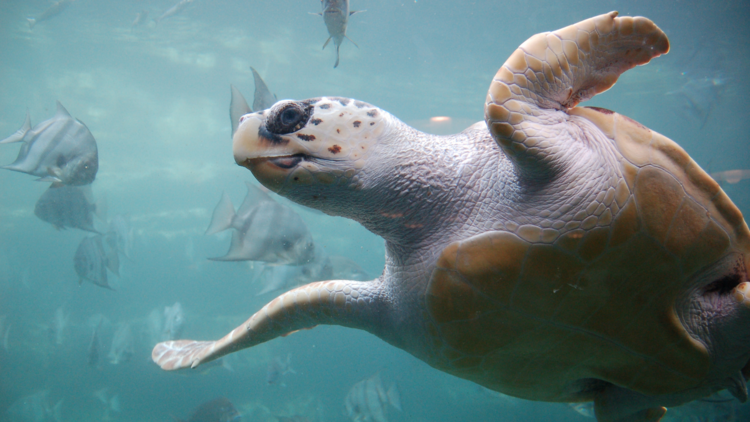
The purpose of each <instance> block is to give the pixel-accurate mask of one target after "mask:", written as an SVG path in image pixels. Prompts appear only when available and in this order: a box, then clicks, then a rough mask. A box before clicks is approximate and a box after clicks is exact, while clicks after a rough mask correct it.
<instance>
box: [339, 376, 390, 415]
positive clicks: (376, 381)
mask: <svg viewBox="0 0 750 422" xmlns="http://www.w3.org/2000/svg"><path fill="white" fill-rule="evenodd" d="M344 404H345V405H346V414H347V416H349V419H351V420H352V421H357V422H370V421H372V422H388V418H387V414H388V405H391V406H393V407H394V408H395V409H397V410H398V411H399V412H400V411H401V396H400V395H399V392H398V388H397V387H396V384H395V383H394V384H391V386H390V388H388V390H387V391H386V390H385V388H383V382H382V380H381V379H380V373H379V372H378V373H376V374H375V375H373V376H371V377H370V378H367V379H365V380H362V381H360V382H358V383H356V384H354V385H353V386H352V388H351V389H350V390H349V393H348V394H347V395H346V399H344Z"/></svg>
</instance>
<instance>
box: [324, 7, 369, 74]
mask: <svg viewBox="0 0 750 422" xmlns="http://www.w3.org/2000/svg"><path fill="white" fill-rule="evenodd" d="M320 3H321V5H322V6H323V11H322V12H320V13H315V14H317V15H320V16H323V21H324V22H325V24H326V28H327V29H328V35H329V37H328V39H327V40H326V42H325V44H323V49H325V48H326V46H327V45H328V43H329V42H330V41H331V39H333V45H335V46H336V64H334V65H333V68H334V69H335V68H337V67H338V66H339V48H340V47H341V43H342V42H343V41H344V38H346V39H347V40H349V41H351V42H352V44H354V45H355V46H356V47H357V48H359V46H358V45H357V43H355V42H354V41H352V39H351V38H349V37H348V36H347V35H346V25H347V24H348V23H349V16H351V15H353V14H355V13H360V12H365V10H352V11H350V10H349V0H321V1H320Z"/></svg>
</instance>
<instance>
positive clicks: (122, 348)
mask: <svg viewBox="0 0 750 422" xmlns="http://www.w3.org/2000/svg"><path fill="white" fill-rule="evenodd" d="M133 353H135V350H134V347H133V330H132V329H131V328H130V324H128V323H127V322H124V323H121V324H120V326H119V327H117V331H115V335H114V336H113V337H112V346H110V348H109V355H108V358H109V363H111V364H113V365H117V364H119V363H120V362H127V361H129V360H130V358H132V357H133Z"/></svg>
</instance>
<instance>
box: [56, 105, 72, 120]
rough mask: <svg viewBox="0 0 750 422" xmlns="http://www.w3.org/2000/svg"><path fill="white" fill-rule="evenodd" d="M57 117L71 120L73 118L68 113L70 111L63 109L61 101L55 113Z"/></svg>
mask: <svg viewBox="0 0 750 422" xmlns="http://www.w3.org/2000/svg"><path fill="white" fill-rule="evenodd" d="M55 117H70V118H71V119H72V118H73V116H71V115H70V113H68V110H66V109H65V107H63V105H62V103H60V101H58V102H57V111H56V112H55Z"/></svg>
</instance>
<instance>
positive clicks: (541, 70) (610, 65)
mask: <svg viewBox="0 0 750 422" xmlns="http://www.w3.org/2000/svg"><path fill="white" fill-rule="evenodd" d="M667 51H669V41H668V40H667V37H666V35H665V34H664V32H662V31H661V29H659V28H658V27H657V26H656V25H655V24H654V23H653V22H651V21H650V20H648V19H646V18H643V17H634V18H633V17H629V16H625V17H617V12H610V13H608V14H605V15H600V16H597V17H594V18H591V19H587V20H585V21H582V22H579V23H577V24H575V25H571V26H568V27H566V28H563V29H560V30H557V31H555V32H546V33H541V34H537V35H534V36H533V37H531V38H529V39H528V40H527V41H526V42H524V43H523V44H521V46H520V47H519V48H518V49H517V50H516V51H515V52H514V53H513V54H512V55H511V56H510V58H509V59H508V60H507V61H506V62H505V64H504V65H503V66H502V67H501V68H500V70H499V71H498V72H497V74H496V75H495V78H494V79H493V81H492V84H491V85H490V89H489V92H488V94H487V101H486V104H485V119H486V121H487V126H488V127H489V129H490V131H491V132H492V135H493V137H494V138H495V141H497V143H498V144H499V145H500V146H501V147H502V148H503V150H504V151H505V153H506V154H508V156H510V157H511V158H512V159H513V160H514V162H515V163H516V164H517V167H519V168H520V169H522V171H525V172H531V174H540V173H541V174H542V175H543V174H545V173H549V172H554V171H555V170H556V165H555V163H557V162H558V160H556V159H562V158H561V155H562V154H561V152H562V151H570V150H571V148H570V147H569V146H567V145H566V146H565V147H561V145H560V143H561V142H573V139H574V138H580V137H574V136H571V134H570V131H571V129H572V128H571V126H570V125H568V124H566V123H567V122H568V120H569V116H568V114H567V113H566V112H565V111H566V110H567V109H570V108H572V107H574V106H575V105H576V104H578V103H579V102H581V101H585V100H587V99H589V98H591V97H593V96H594V95H596V94H598V93H600V92H603V91H606V90H607V89H609V88H610V87H611V86H612V85H614V83H615V82H616V81H617V78H618V77H619V76H620V74H621V73H622V72H624V71H626V70H628V69H631V68H633V67H635V66H637V65H641V64H645V63H648V62H649V61H650V60H651V59H652V58H653V57H657V56H659V55H661V54H665V53H666V52H667Z"/></svg>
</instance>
